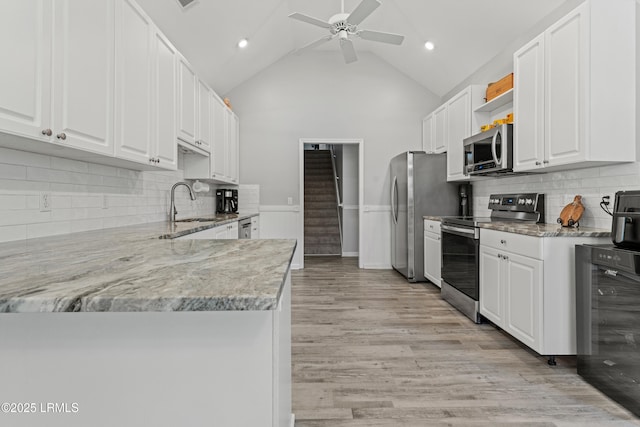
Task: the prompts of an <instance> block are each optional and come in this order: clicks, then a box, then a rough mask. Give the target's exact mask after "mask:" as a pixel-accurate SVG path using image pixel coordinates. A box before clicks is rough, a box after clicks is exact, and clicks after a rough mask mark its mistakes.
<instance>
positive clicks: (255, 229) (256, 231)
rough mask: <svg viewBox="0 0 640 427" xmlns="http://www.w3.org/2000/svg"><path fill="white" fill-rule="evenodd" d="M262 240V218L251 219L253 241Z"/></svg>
mask: <svg viewBox="0 0 640 427" xmlns="http://www.w3.org/2000/svg"><path fill="white" fill-rule="evenodd" d="M259 238H260V217H259V216H254V217H251V239H259Z"/></svg>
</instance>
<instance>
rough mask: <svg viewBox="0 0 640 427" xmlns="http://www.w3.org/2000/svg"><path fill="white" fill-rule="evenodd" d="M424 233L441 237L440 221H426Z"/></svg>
mask: <svg viewBox="0 0 640 427" xmlns="http://www.w3.org/2000/svg"><path fill="white" fill-rule="evenodd" d="M424 232H425V233H435V234H437V235H440V221H432V220H430V219H425V220H424Z"/></svg>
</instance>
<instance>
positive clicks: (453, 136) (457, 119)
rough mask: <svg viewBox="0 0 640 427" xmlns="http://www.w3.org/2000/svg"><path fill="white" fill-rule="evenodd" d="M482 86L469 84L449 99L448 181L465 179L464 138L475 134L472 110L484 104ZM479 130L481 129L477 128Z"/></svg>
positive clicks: (466, 176)
mask: <svg viewBox="0 0 640 427" xmlns="http://www.w3.org/2000/svg"><path fill="white" fill-rule="evenodd" d="M482 101H483V99H482V87H481V86H477V85H474V86H469V87H467V88H466V89H464V90H463V91H461V92H460V93H458V94H457V95H455V96H454V97H453V98H451V99H450V100H449V101H447V103H446V106H447V120H446V123H447V126H446V133H447V181H465V180H469V176H468V175H466V174H465V173H464V147H463V140H464V139H465V138H467V137H469V136H471V135H472V134H473V130H474V129H477V127H478V126H477V124H476V123H475V119H474V117H473V114H472V110H473V109H475V108H476V107H478V106H479V105H481V104H482ZM477 131H479V129H478V130H477Z"/></svg>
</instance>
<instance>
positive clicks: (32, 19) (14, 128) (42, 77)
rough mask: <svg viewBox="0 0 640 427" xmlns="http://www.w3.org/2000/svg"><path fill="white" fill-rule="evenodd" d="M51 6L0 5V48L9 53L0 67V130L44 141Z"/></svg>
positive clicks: (41, 0)
mask: <svg viewBox="0 0 640 427" xmlns="http://www.w3.org/2000/svg"><path fill="white" fill-rule="evenodd" d="M52 7H53V6H52V2H51V1H50V0H28V1H27V0H24V1H5V2H2V3H1V4H0V51H2V52H6V53H9V52H11V54H10V55H9V56H5V57H4V58H3V61H2V66H0V129H2V130H5V131H7V132H11V133H14V134H17V135H24V136H27V137H30V138H37V139H42V140H45V141H49V140H50V134H51V132H53V130H52V127H53V124H52V123H51V66H50V63H51V40H52V39H53V38H52V37H51V31H52V16H53V14H52ZM94 9H96V8H94ZM18 52H19V53H20V54H19V55H18V54H17V53H18ZM14 53H16V54H14ZM43 132H44V134H43ZM46 134H49V135H46Z"/></svg>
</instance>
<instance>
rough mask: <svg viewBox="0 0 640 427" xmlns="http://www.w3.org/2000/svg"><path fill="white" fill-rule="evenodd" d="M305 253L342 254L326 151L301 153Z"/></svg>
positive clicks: (335, 204) (332, 182) (335, 197)
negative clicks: (302, 164)
mask: <svg viewBox="0 0 640 427" xmlns="http://www.w3.org/2000/svg"><path fill="white" fill-rule="evenodd" d="M304 254H305V255H342V247H341V244H340V225H339V222H338V202H337V195H336V184H335V180H334V175H333V167H332V163H331V152H330V151H329V150H311V151H310V150H307V151H305V152H304Z"/></svg>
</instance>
